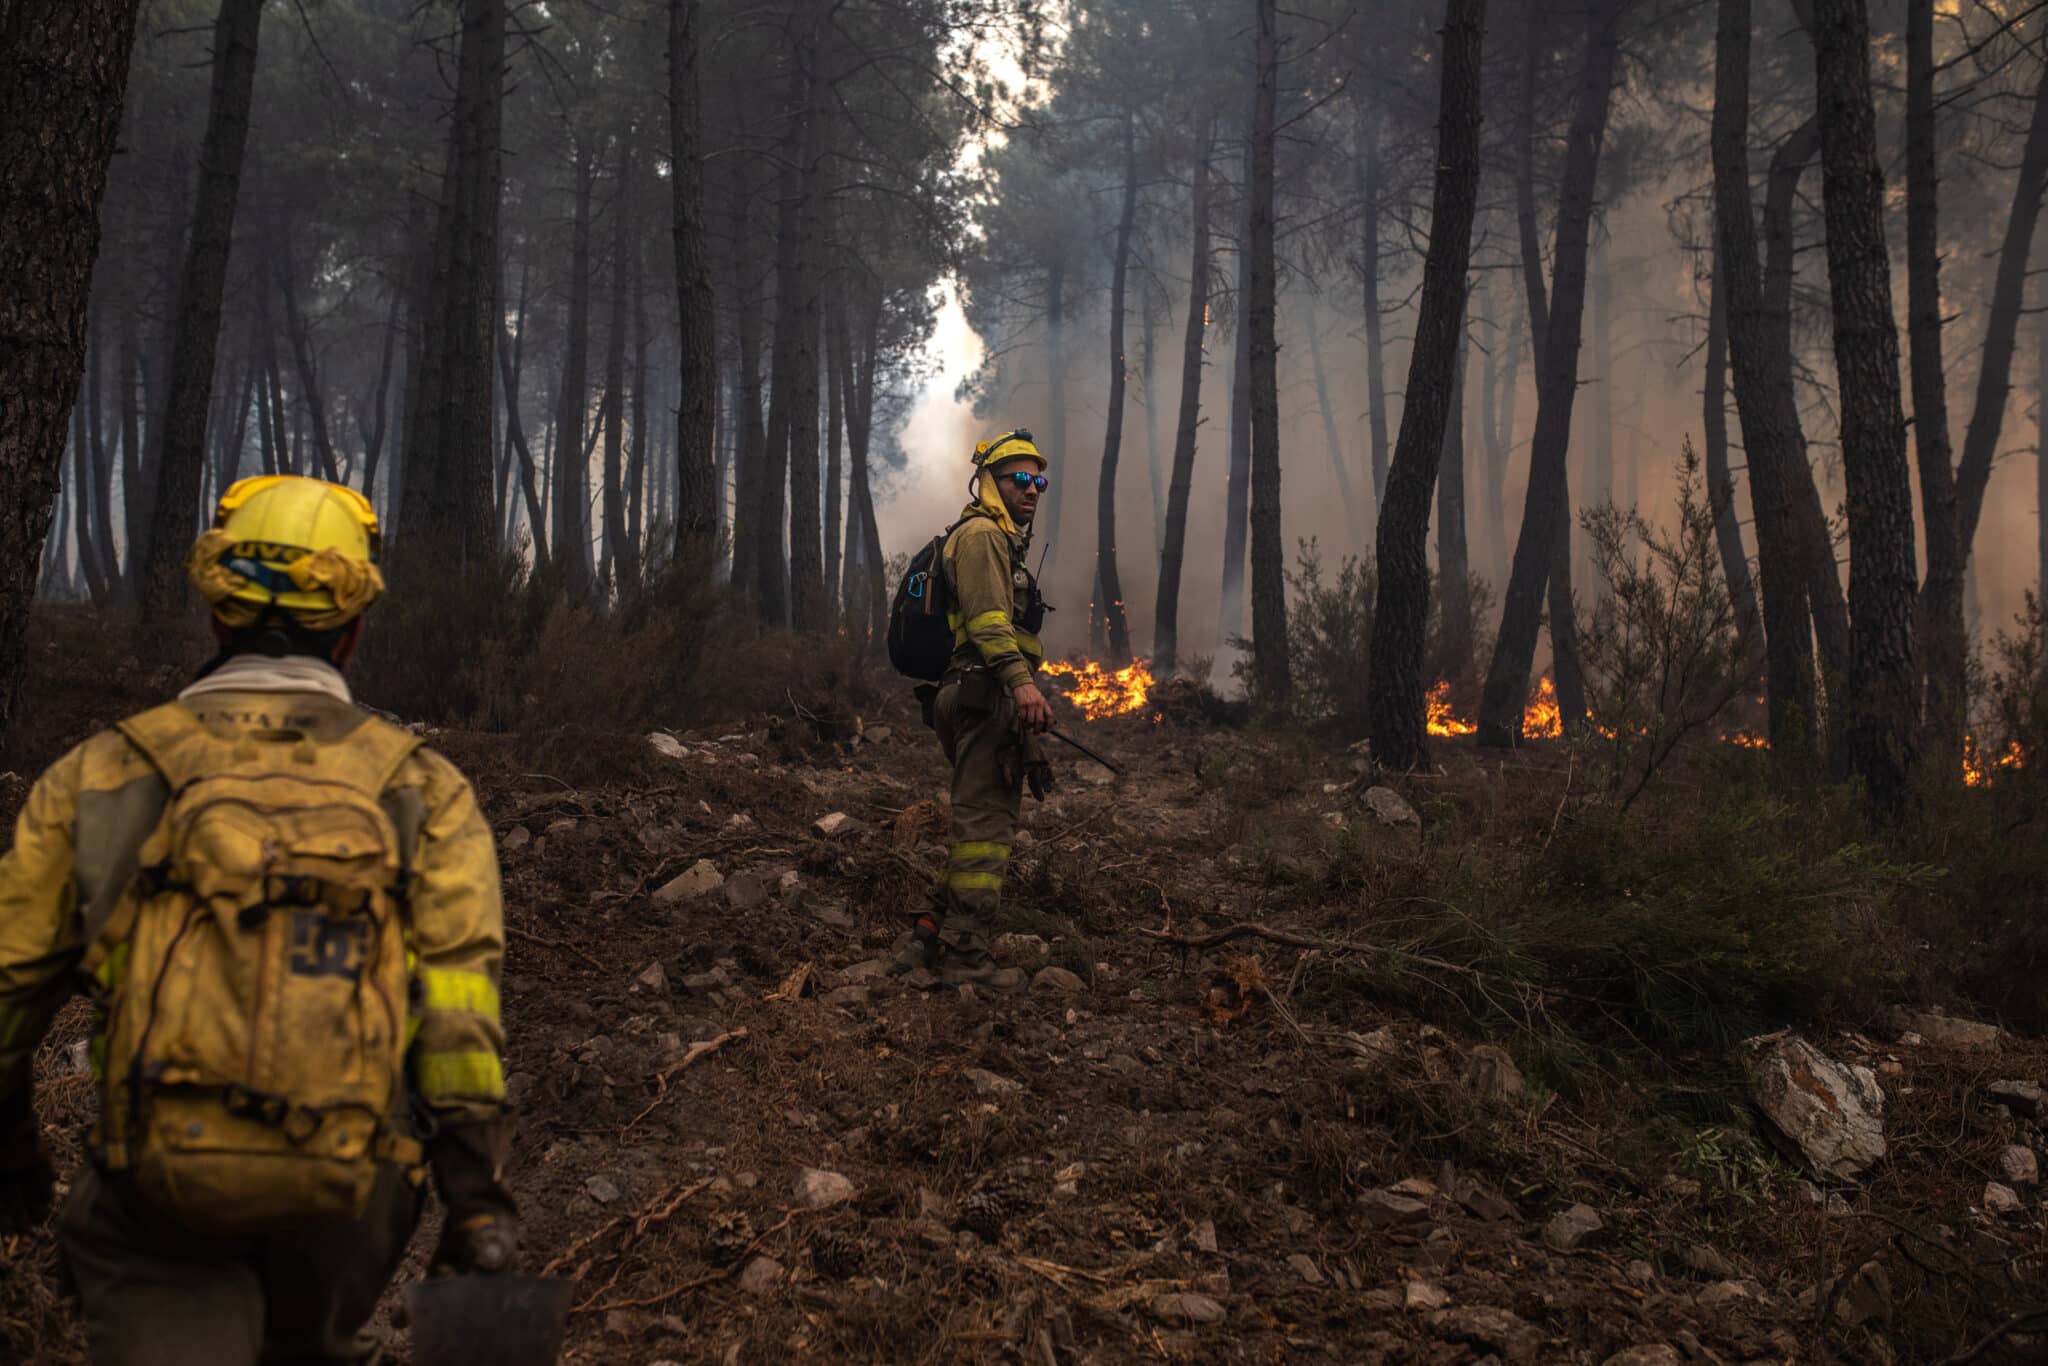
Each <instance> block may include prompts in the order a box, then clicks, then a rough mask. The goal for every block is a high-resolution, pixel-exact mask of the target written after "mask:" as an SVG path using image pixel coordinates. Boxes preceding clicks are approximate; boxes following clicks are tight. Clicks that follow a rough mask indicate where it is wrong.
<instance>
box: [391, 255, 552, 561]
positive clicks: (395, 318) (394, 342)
mask: <svg viewBox="0 0 2048 1366" xmlns="http://www.w3.org/2000/svg"><path fill="white" fill-rule="evenodd" d="M403 298H404V293H403V291H401V290H399V289H397V288H393V289H392V291H391V302H390V304H389V306H388V307H387V308H386V310H385V313H384V338H383V346H382V349H381V352H380V354H379V355H378V357H377V387H376V388H375V389H372V390H371V391H370V402H369V405H368V407H369V416H368V420H367V421H366V420H365V419H364V415H363V413H362V412H361V411H358V412H357V413H356V431H357V432H358V433H359V434H360V435H361V437H362V439H363V496H364V497H365V498H368V499H371V500H372V501H375V499H376V497H377V469H378V467H379V466H380V465H381V464H382V463H383V460H384V433H385V431H386V430H387V427H388V424H389V419H390V412H391V357H392V355H393V353H395V352H396V351H397V349H398V330H399V305H400V302H401V301H402V300H403ZM525 304H526V301H525V299H524V298H523V297H522V298H521V299H520V308H521V310H522V312H523V311H524V309H525ZM505 401H506V404H507V406H508V407H509V406H510V405H511V403H512V399H511V398H510V397H509V395H508V397H507V398H506V400H505ZM535 534H536V535H538V534H539V533H538V530H536V532H535Z"/></svg>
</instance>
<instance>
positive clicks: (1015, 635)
mask: <svg viewBox="0 0 2048 1366" xmlns="http://www.w3.org/2000/svg"><path fill="white" fill-rule="evenodd" d="M968 511H969V512H970V513H973V512H974V511H975V509H973V508H970V509H969V510H968ZM1025 547H1026V542H1025V538H1024V537H1022V536H1012V535H1011V534H1010V533H1009V532H1007V531H1005V530H1004V529H1003V527H1002V525H1001V524H1000V523H998V522H997V521H996V520H995V519H994V518H993V517H989V516H974V515H971V516H969V517H968V518H967V519H966V520H965V521H963V522H961V523H960V525H959V526H957V527H955V528H954V530H953V534H952V535H951V536H948V537H947V538H946V549H945V562H946V582H947V583H949V584H951V585H952V589H953V611H952V613H951V623H952V627H953V659H954V663H955V664H956V665H958V664H966V665H970V666H971V665H976V664H986V665H987V666H988V667H989V668H990V669H991V670H992V671H994V673H995V675H996V677H997V678H999V679H1001V680H1002V684H1003V686H1004V687H1005V688H1010V689H1016V688H1020V687H1022V686H1024V685H1025V684H1026V683H1029V682H1030V681H1031V671H1032V669H1033V668H1035V667H1036V666H1037V664H1038V662H1039V660H1040V659H1041V658H1043V656H1044V654H1045V651H1044V649H1043V647H1041V646H1040V645H1039V643H1038V637H1037V636H1035V635H1033V634H1032V633H1031V632H1029V631H1027V630H1025V629H1024V627H1023V625H1022V621H1023V618H1024V613H1025V611H1026V610H1027V609H1028V608H1029V607H1030V606H1031V588H1032V583H1031V575H1030V572H1029V571H1028V570H1027V569H1025V567H1024V553H1025Z"/></svg>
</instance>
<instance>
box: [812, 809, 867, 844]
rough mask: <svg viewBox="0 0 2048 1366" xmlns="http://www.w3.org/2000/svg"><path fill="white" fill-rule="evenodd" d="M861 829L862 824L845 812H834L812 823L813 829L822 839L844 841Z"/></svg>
mask: <svg viewBox="0 0 2048 1366" xmlns="http://www.w3.org/2000/svg"><path fill="white" fill-rule="evenodd" d="M860 828H861V823H860V822H859V821H857V820H855V819H854V818H853V817H851V816H849V815H847V814H846V813H845V812H844V811H834V812H833V813H832V814H831V815H829V816H820V817H818V819H816V820H814V821H812V822H811V829H812V830H814V831H816V832H817V834H818V836H819V837H820V838H822V839H828V840H836V839H843V838H845V837H846V836H848V835H851V834H854V833H856V832H857V831H859V830H860Z"/></svg>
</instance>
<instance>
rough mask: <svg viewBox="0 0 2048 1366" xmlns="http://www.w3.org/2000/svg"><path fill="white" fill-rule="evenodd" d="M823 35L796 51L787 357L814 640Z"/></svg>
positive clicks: (796, 605) (799, 552)
mask: <svg viewBox="0 0 2048 1366" xmlns="http://www.w3.org/2000/svg"><path fill="white" fill-rule="evenodd" d="M822 27H823V20H822V18H821V19H819V20H818V21H816V23H814V25H813V27H812V29H811V31H810V32H809V34H808V35H807V38H806V40H805V41H804V42H803V43H802V45H801V46H800V47H799V60H800V61H801V62H802V63H803V64H804V65H805V67H806V68H807V69H806V72H805V81H804V87H805V90H806V91H807V93H808V96H809V100H810V112H809V113H808V115H807V116H806V117H805V120H804V141H803V147H804V162H803V175H802V176H801V178H800V184H801V186H802V195H803V197H802V201H801V204H800V206H799V210H798V215H797V232H798V237H797V244H796V257H795V264H796V298H795V299H794V300H793V301H792V308H791V313H790V321H791V322H792V323H793V324H794V325H795V327H796V336H795V338H794V339H793V342H792V344H791V346H790V350H789V361H790V367H791V373H790V402H791V408H790V414H789V610H790V620H791V621H792V622H793V623H794V624H795V626H796V628H797V630H799V631H809V632H822V631H824V630H827V629H828V628H829V627H830V625H831V616H832V595H831V594H830V593H829V592H827V591H826V587H825V564H824V558H823V550H822V545H823V542H824V528H823V526H821V525H820V522H821V519H822V515H823V514H822V512H821V510H820V506H819V504H820V502H821V501H822V500H821V494H822V492H823V490H822V489H821V488H820V483H821V480H820V477H819V469H818V463H819V462H818V410H819V402H818V397H819V395H818V374H819V369H820V366H819V354H818V352H819V345H818V343H819V339H820V338H821V337H822V335H823V332H824V290H823V285H822V275H823V266H822V262H821V259H820V258H821V254H822V245H821V244H822V242H823V239H824V233H825V156H826V145H827V139H828V137H829V135H830V132H831V128H830V121H829V112H828V110H827V109H826V108H825V100H826V98H827V97H828V95H829V92H830V85H831V83H830V81H829V80H828V79H827V77H826V74H825V71H824V68H823V60H824V59H823V57H822V55H821V53H820V50H819V42H818V32H817V30H818V29H819V28H822ZM778 287H779V286H778ZM775 385H776V388H777V389H780V388H781V387H782V376H781V375H779V374H778V375H777V376H776V377H775Z"/></svg>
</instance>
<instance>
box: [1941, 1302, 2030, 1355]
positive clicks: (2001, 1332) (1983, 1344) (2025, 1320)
mask: <svg viewBox="0 0 2048 1366" xmlns="http://www.w3.org/2000/svg"><path fill="white" fill-rule="evenodd" d="M2042 1319H2048V1309H2028V1310H2025V1311H2024V1312H2021V1313H2018V1314H2014V1315H2013V1316H2012V1317H2011V1318H2009V1319H2007V1320H2006V1321H2005V1322H2004V1323H2001V1324H1999V1325H1998V1326H1997V1327H1996V1328H1994V1329H1992V1330H1991V1331H1990V1332H1988V1333H1986V1334H1985V1335H1984V1336H1983V1337H1981V1338H1979V1339H1977V1341H1976V1342H1975V1343H1973V1344H1972V1345H1971V1346H1970V1347H1969V1348H1967V1349H1966V1350H1964V1351H1961V1352H1958V1353H1956V1354H1955V1355H1954V1356H1952V1357H1950V1358H1949V1359H1948V1360H1946V1361H1944V1362H1942V1363H1941V1366H1968V1364H1969V1363H1970V1362H1972V1361H1975V1360H1976V1359H1977V1358H1979V1357H1981V1356H1983V1355H1984V1354H1985V1353H1986V1352H1988V1351H1990V1350H1991V1349H1992V1347H1993V1346H1994V1345H1996V1344H1997V1342H1998V1341H1999V1339H2001V1338H2003V1337H2005V1336H2006V1335H2007V1334H2009V1333H2012V1332H2015V1331H2017V1330H2018V1329H2021V1328H2027V1327H2029V1326H2030V1325H2032V1324H2033V1323H2034V1321H2035V1320H2042Z"/></svg>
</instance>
